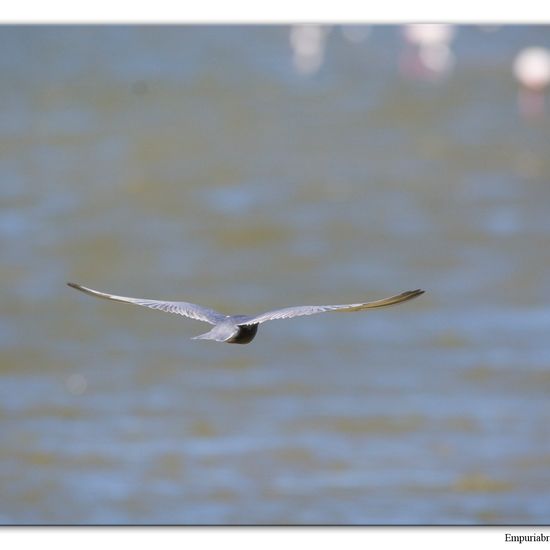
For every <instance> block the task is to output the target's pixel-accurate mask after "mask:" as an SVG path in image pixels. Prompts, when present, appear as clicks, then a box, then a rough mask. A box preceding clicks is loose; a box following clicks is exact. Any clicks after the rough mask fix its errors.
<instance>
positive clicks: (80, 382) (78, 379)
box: [65, 374, 88, 395]
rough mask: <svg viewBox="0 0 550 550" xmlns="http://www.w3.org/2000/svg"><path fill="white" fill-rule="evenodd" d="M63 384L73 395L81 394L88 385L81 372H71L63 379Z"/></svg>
mask: <svg viewBox="0 0 550 550" xmlns="http://www.w3.org/2000/svg"><path fill="white" fill-rule="evenodd" d="M65 386H66V387H67V390H68V391H69V393H72V394H73V395H82V394H83V393H84V392H85V391H86V388H87V387H88V381H87V380H86V378H85V377H84V376H82V375H81V374H71V375H70V376H68V377H67V379H66V380H65Z"/></svg>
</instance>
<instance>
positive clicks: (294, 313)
mask: <svg viewBox="0 0 550 550" xmlns="http://www.w3.org/2000/svg"><path fill="white" fill-rule="evenodd" d="M421 294H424V291H423V290H420V289H417V290H409V291H407V292H403V293H401V294H397V295H396V296H390V297H389V298H383V299H382V300H376V301H374V302H364V303H361V304H346V305H339V306H295V307H285V308H283V309H275V310H273V311H268V312H266V313H260V314H259V315H256V316H255V317H251V318H250V319H248V320H247V321H246V322H244V323H239V324H242V325H255V324H258V323H265V322H266V321H273V320H275V319H291V318H292V317H300V316H302V315H315V314H316V313H324V312H325V311H361V310H363V309H371V308H377V307H387V306H392V305H394V304H400V303H401V302H406V301H408V300H412V299H413V298H416V297H417V296H420V295H421Z"/></svg>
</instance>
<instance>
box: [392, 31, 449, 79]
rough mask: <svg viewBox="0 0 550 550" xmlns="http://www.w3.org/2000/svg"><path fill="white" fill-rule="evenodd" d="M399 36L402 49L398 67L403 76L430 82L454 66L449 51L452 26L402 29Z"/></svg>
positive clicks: (445, 73)
mask: <svg viewBox="0 0 550 550" xmlns="http://www.w3.org/2000/svg"><path fill="white" fill-rule="evenodd" d="M403 36H404V37H405V41H406V46H405V50H404V52H403V53H402V55H401V63H400V66H401V71H402V72H403V73H404V74H405V75H406V76H408V77H411V78H423V79H434V78H439V77H442V76H445V75H447V74H448V73H450V72H451V70H452V68H453V67H454V62H455V56H454V54H453V52H452V51H451V47H450V44H451V42H452V40H453V38H454V36H455V28H454V27H453V25H440V24H415V25H405V26H404V27H403Z"/></svg>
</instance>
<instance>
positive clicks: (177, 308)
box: [67, 283, 225, 325]
mask: <svg viewBox="0 0 550 550" xmlns="http://www.w3.org/2000/svg"><path fill="white" fill-rule="evenodd" d="M67 284H68V285H69V286H70V287H72V288H76V289H77V290H80V291H81V292H84V293H85V294H89V295H90V296H95V297H96V298H103V299H105V300H113V301H114V302H125V303H128V304H136V305H137V306H145V307H149V308H151V309H158V310H160V311H166V312H167V313H176V314H177V315H184V316H185V317H189V318H191V319H196V320H197V321H204V322H205V323H210V324H211V325H216V324H217V323H219V322H220V321H222V320H223V319H225V315H223V314H221V313H218V312H217V311H214V310H213V309H208V308H206V307H202V306H198V305H196V304H190V303H188V302H163V301H160V300H145V299H141V298H128V297H126V296H115V295H114V294H106V293H104V292H98V291H97V290H92V289H91V288H87V287H85V286H82V285H77V284H75V283H67Z"/></svg>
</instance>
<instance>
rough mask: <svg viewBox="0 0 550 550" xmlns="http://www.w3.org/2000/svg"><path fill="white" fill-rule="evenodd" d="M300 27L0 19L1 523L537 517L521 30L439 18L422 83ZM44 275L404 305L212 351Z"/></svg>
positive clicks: (547, 384)
mask: <svg viewBox="0 0 550 550" xmlns="http://www.w3.org/2000/svg"><path fill="white" fill-rule="evenodd" d="M321 30H322V32H321V33H319V32H317V34H315V33H314V34H313V38H311V36H310V35H311V33H310V34H307V33H306V35H305V36H306V39H307V40H313V41H315V40H317V41H318V43H320V41H322V44H323V48H324V49H323V51H322V55H321V54H319V55H321V57H312V58H311V59H310V58H307V57H306V58H305V61H304V59H302V60H301V61H300V59H301V58H296V55H298V54H299V55H306V56H307V55H309V54H308V53H307V52H308V50H307V48H304V47H303V46H300V45H299V44H298V46H296V44H297V42H296V41H297V40H302V41H303V40H304V38H303V35H304V33H302V38H300V36H301V35H300V34H299V33H298V34H296V33H294V35H293V34H292V32H291V29H290V28H289V27H286V26H267V27H260V26H252V27H223V26H212V27H208V26H207V27H201V26H195V27H154V26H152V27H117V26H112V27H107V26H106V27H25V26H20V27H1V28H0V69H1V74H2V82H1V84H0V155H1V162H0V254H1V258H2V261H1V264H0V284H1V287H2V307H1V309H0V433H1V434H2V436H1V437H2V444H1V446H0V522H1V523H6V524H11V523H15V524H21V523H38V524H50V523H123V524H124V523H148V524H151V523H178V524H180V523H181V524H203V523H215V524H218V523H219V524H235V523H238V524H258V523H263V524H279V523H285V524H286V523H311V524H318V523H319V524H322V523H330V524H373V523H375V524H379V523H381V524H396V523H410V524H415V523H423V524H425V523H430V524H440V523H451V524H463V523H467V524H476V523H546V522H548V518H549V517H550V497H549V496H548V495H550V474H549V472H550V407H549V406H548V396H549V393H550V338H549V333H550V309H549V303H550V277H549V276H548V273H549V268H550V256H549V254H548V243H549V238H550V216H549V205H550V185H549V184H550V181H549V175H550V155H549V154H548V152H549V143H550V127H549V124H548V118H547V116H546V115H544V114H543V115H541V116H540V117H539V118H537V119H536V120H531V121H527V120H524V119H523V118H521V116H520V114H519V113H518V109H517V94H518V90H517V87H516V83H515V82H514V79H513V75H512V63H513V58H514V56H515V55H516V54H517V53H518V51H519V50H520V49H521V48H523V47H527V46H531V45H538V46H544V47H548V46H550V30H549V29H548V28H546V27H501V28H498V29H488V28H481V27H459V28H457V29H455V36H454V40H453V43H452V54H453V56H454V63H453V67H452V69H451V70H449V71H448V72H447V73H446V74H445V75H443V76H441V77H439V78H435V77H434V78H425V77H422V75H417V77H415V76H414V74H413V73H411V72H407V71H403V70H402V67H403V56H404V55H405V54H404V53H403V52H404V51H405V49H406V46H405V44H404V40H403V36H402V33H401V29H400V28H399V27H371V28H370V29H369V30H368V32H367V31H365V32H364V33H363V34H362V33H361V32H355V34H354V33H353V32H352V30H350V31H349V32H341V31H342V29H341V28H340V27H332V28H329V29H326V28H325V29H321ZM356 31H357V29H356ZM359 31H360V29H359ZM292 36H294V38H292V39H291V37H292ZM296 37H297V38H296ZM346 37H348V39H346ZM292 40H294V42H292ZM293 44H294V46H293ZM316 44H317V42H316ZM306 46H307V43H306ZM293 47H295V48H298V47H301V48H302V50H296V51H298V54H297V53H296V52H294V57H293V50H292V48H293ZM300 52H302V53H300ZM303 52H306V53H305V54H304V53H303ZM67 280H74V281H76V282H80V283H83V284H86V285H89V286H92V287H94V288H98V289H100V290H104V291H108V292H114V293H118V294H126V295H130V296H137V297H147V298H158V299H181V300H188V301H193V302H198V303H202V304H205V305H208V306H210V307H213V308H217V309H220V310H222V311H227V312H231V313H251V312H255V311H261V310H263V309H269V308H274V307H279V306H281V307H282V306H285V305H293V304H315V303H320V304H324V303H346V302H353V301H359V300H369V299H376V298H380V297H383V296H386V295H388V294H392V293H396V292H400V291H403V290H407V289H411V288H417V287H422V288H424V289H426V290H427V291H428V293H427V294H426V295H425V296H423V297H422V298H421V299H419V300H417V301H415V302H412V303H409V304H406V305H403V306H400V307H398V308H393V309H388V310H380V311H373V312H366V313H361V314H341V315H338V314H332V315H328V314H327V315H324V316H317V317H311V318H302V319H296V320H292V321H285V322H273V323H268V324H266V325H263V326H262V327H261V329H260V331H259V334H258V337H257V338H256V340H255V341H254V342H252V344H250V345H248V346H226V345H218V344H213V343H209V342H202V341H198V342H194V341H191V340H189V338H190V337H191V336H193V335H195V334H199V333H200V332H203V331H204V329H205V326H204V325H200V324H198V323H195V322H193V321H190V320H185V319H181V318H178V317H176V316H170V315H165V314H160V313H157V312H151V311H148V310H145V309H140V308H133V307H131V306H123V305H120V304H110V303H107V302H101V301H96V300H92V299H90V298H87V297H85V296H82V295H79V294H77V293H76V292H74V291H72V290H71V289H69V288H67V287H66V286H65V281H67Z"/></svg>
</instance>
